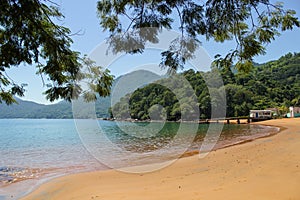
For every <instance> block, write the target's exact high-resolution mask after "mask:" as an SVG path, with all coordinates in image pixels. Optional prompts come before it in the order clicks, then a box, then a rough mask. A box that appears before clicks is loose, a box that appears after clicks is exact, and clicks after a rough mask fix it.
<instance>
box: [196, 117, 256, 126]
mask: <svg viewBox="0 0 300 200" xmlns="http://www.w3.org/2000/svg"><path fill="white" fill-rule="evenodd" d="M242 120H247V121H246V122H247V123H250V122H252V118H251V117H227V118H215V119H206V120H200V121H199V123H201V124H209V123H227V124H230V122H231V121H235V122H236V124H241V121H242Z"/></svg>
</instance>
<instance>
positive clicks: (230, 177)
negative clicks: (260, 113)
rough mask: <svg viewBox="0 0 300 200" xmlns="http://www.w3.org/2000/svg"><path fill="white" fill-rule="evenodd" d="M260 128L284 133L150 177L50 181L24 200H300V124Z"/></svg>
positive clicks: (111, 174)
mask: <svg viewBox="0 0 300 200" xmlns="http://www.w3.org/2000/svg"><path fill="white" fill-rule="evenodd" d="M259 124H265V125H272V126H280V127H284V130H283V131H281V132H280V133H279V134H277V135H275V136H272V137H268V138H261V139H257V140H255V141H252V142H249V143H245V144H242V145H237V146H232V147H229V148H225V149H220V150H217V151H213V152H211V153H210V154H209V155H208V156H206V157H205V158H202V159H200V158H199V156H198V155H195V156H191V157H185V158H181V159H179V160H178V161H176V162H175V163H174V164H172V165H171V166H169V167H166V168H164V169H162V170H158V171H155V172H152V173H146V174H128V173H122V172H118V171H115V170H109V171H99V172H90V173H82V174H75V175H69V176H65V177H61V178H57V179H54V180H51V181H50V182H48V183H45V184H43V185H41V186H40V187H39V188H38V189H37V190H35V191H34V192H32V193H31V194H29V195H28V196H26V197H25V198H23V200H42V199H51V200H56V199H57V200H69V199H72V200H77V199H78V200H85V199H89V200H91V199H95V200H98V199H99V200H100V199H103V200H112V199H118V200H119V199H124V200H126V199H128V200H135V199H136V200H143V199H149V200H150V199H153V200H159V199H162V200H166V199H170V200H175V199H180V200H183V199H184V200H189V199H190V200H192V199H195V200H206V199H209V200H210V199H222V200H224V199H226V200H227V199H229V200H235V199H242V200H247V199H251V200H254V199H259V200H261V199H262V200H264V199H266V200H269V199H272V200H276V199H278V200H285V199H286V200H299V199H300V118H298V119H280V120H270V121H265V122H260V123H259Z"/></svg>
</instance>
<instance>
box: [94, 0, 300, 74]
mask: <svg viewBox="0 0 300 200" xmlns="http://www.w3.org/2000/svg"><path fill="white" fill-rule="evenodd" d="M97 8H98V15H99V18H100V25H101V27H102V28H103V30H107V31H109V33H110V40H109V43H110V45H111V48H112V49H113V52H115V53H117V52H126V53H142V52H143V50H144V48H145V44H146V42H152V43H156V42H157V41H158V34H159V32H160V31H161V30H162V29H175V30H177V29H179V30H180V31H181V36H180V37H179V38H177V39H175V40H174V41H173V42H172V43H171V44H170V48H169V49H168V50H166V51H164V52H162V53H161V54H162V62H161V66H162V67H168V68H170V69H171V71H170V72H174V71H173V70H175V71H176V70H177V69H180V68H183V66H184V65H185V63H186V61H187V60H189V59H190V58H191V57H192V55H193V53H194V52H195V50H196V49H197V47H198V46H199V45H200V41H199V40H198V36H199V35H202V36H205V37H206V39H208V40H209V39H213V40H215V41H217V42H224V41H228V40H233V41H235V43H236V46H235V47H234V48H233V49H232V50H231V51H230V52H229V53H228V54H227V55H226V56H224V57H221V55H219V56H217V59H216V65H217V66H218V67H219V68H223V67H225V68H226V67H230V66H231V65H232V64H233V63H236V62H238V63H239V64H238V65H237V68H238V70H239V71H250V69H251V67H252V65H251V63H252V58H253V57H254V56H257V55H261V54H264V53H265V46H266V45H267V44H269V43H271V42H272V41H273V40H274V39H275V37H276V36H278V35H280V32H282V31H286V30H291V29H293V28H294V27H299V26H300V22H299V21H298V18H297V17H296V12H295V11H294V10H290V9H285V8H284V7H283V4H282V3H276V4H273V3H272V2H271V1H269V0H247V1H244V0H243V1H224V0H207V1H193V0H185V1H183V0H172V1H161V0H152V1H149V0H145V1H127V0H120V1H108V0H99V1H98V5H97ZM121 19H122V20H121ZM126 19H127V20H128V21H126ZM176 25H179V26H178V27H175V26H176ZM143 28H146V29H143Z"/></svg>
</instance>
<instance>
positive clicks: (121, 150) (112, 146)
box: [0, 119, 279, 200]
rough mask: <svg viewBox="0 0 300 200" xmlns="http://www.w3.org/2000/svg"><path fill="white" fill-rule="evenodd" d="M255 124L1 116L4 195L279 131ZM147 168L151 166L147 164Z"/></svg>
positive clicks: (0, 193) (0, 192)
mask: <svg viewBox="0 0 300 200" xmlns="http://www.w3.org/2000/svg"><path fill="white" fill-rule="evenodd" d="M278 131H279V128H277V127H270V126H261V125H253V124H239V125H238V124H223V123H212V124H197V123H188V122H182V123H179V122H165V123H163V122H117V121H104V120H96V119H90V120H86V119H76V120H73V119H0V200H6V199H19V198H20V197H22V196H24V195H26V194H28V193H30V192H31V191H32V190H34V189H35V188H36V187H37V186H39V185H40V184H42V183H44V182H46V181H49V180H51V179H53V178H55V177H59V176H63V175H67V174H73V173H80V172H87V171H95V170H107V169H116V170H120V171H123V172H124V173H132V172H133V173H145V172H149V171H143V170H141V169H143V168H139V170H141V171H131V170H128V169H131V167H133V166H143V165H149V164H154V163H164V162H165V163H167V164H166V165H162V166H160V167H159V168H152V169H151V171H154V170H159V169H160V168H162V167H167V166H168V164H169V163H170V162H175V161H176V160H177V159H178V158H180V157H183V156H186V155H190V153H191V152H200V154H201V153H204V154H203V155H206V154H207V153H209V152H210V151H213V150H216V149H219V148H224V147H227V146H231V145H236V144H239V143H243V142H246V141H251V140H253V139H256V138H260V137H265V136H269V135H272V134H276V133H277V132H278ZM147 170H149V168H147Z"/></svg>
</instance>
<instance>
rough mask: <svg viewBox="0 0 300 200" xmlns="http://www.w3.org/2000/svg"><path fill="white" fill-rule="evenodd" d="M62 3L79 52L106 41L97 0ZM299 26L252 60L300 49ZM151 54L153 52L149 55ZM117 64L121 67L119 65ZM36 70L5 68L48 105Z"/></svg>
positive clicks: (119, 70)
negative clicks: (101, 26)
mask: <svg viewBox="0 0 300 200" xmlns="http://www.w3.org/2000/svg"><path fill="white" fill-rule="evenodd" d="M55 2H57V3H58V4H59V5H61V11H62V13H63V14H64V15H65V19H64V20H63V21H61V22H59V23H61V24H62V25H64V26H66V27H69V28H70V29H71V31H72V32H73V33H75V32H78V31H80V33H82V34H80V35H76V36H74V37H73V40H74V44H73V46H72V48H73V49H74V50H76V51H79V52H81V53H82V54H89V53H90V52H92V50H93V49H95V47H96V46H97V45H98V44H100V43H102V42H103V41H105V39H106V38H107V37H108V33H106V32H103V31H102V30H101V28H100V25H99V19H98V18H97V13H96V4H97V1H96V0H85V1H70V0H57V1H55ZM283 2H284V4H285V8H290V9H294V10H296V12H297V16H298V17H299V16H300V3H299V2H298V1H293V0H289V1H283ZM299 18H300V17H299ZM299 38H300V29H296V30H293V31H287V32H284V33H283V34H282V35H281V36H280V37H278V38H277V39H276V41H274V42H273V43H272V44H270V45H268V46H267V53H266V55H262V56H258V57H256V58H255V62H258V63H263V62H267V61H270V60H275V59H278V58H279V57H280V56H282V55H284V54H286V53H288V52H300V39H299ZM202 44H203V48H204V49H205V50H206V51H207V53H208V54H209V55H210V56H211V57H213V56H214V55H216V54H218V53H220V54H223V55H224V54H226V53H227V52H228V50H229V49H231V48H233V47H234V46H232V45H231V43H230V42H227V43H223V44H217V43H215V42H212V41H208V42H207V41H202ZM151 55H154V54H151ZM155 55H156V56H149V55H147V54H146V55H144V56H141V57H138V56H134V57H130V58H129V57H123V60H122V62H116V63H115V65H114V66H113V67H112V68H111V70H112V72H113V74H115V75H116V76H118V75H120V74H123V73H125V72H127V71H128V70H127V68H126V66H131V67H132V66H133V65H134V64H141V63H142V62H145V60H147V63H149V62H159V59H160V57H159V56H158V55H159V53H157V54H155ZM120 63H121V64H122V66H119V65H120ZM35 72H36V69H35V67H34V66H20V67H18V68H15V69H11V70H9V71H8V74H9V76H10V77H11V78H13V79H15V80H17V82H18V83H28V87H27V88H26V89H27V91H26V94H25V97H24V98H23V99H26V100H31V101H35V102H38V103H44V104H49V103H50V102H48V101H47V100H46V99H45V96H44V95H42V92H43V91H45V90H46V88H44V87H43V84H42V81H41V78H40V77H39V76H37V75H35Z"/></svg>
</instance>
